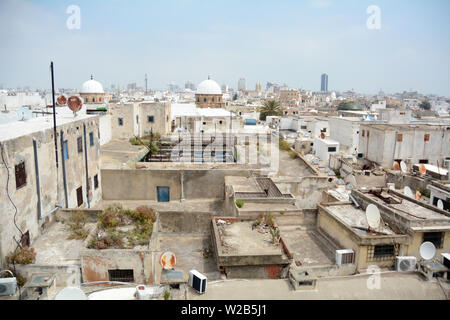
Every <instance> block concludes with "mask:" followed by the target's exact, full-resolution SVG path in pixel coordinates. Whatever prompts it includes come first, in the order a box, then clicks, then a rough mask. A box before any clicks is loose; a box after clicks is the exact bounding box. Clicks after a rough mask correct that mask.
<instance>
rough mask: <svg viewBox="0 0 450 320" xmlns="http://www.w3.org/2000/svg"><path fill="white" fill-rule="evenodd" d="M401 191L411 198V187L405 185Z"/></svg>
mask: <svg viewBox="0 0 450 320" xmlns="http://www.w3.org/2000/svg"><path fill="white" fill-rule="evenodd" d="M403 193H404V194H405V196H408V197H410V198H413V197H414V195H413V192H412V190H411V188H410V187H408V186H406V187H405V188H404V189H403Z"/></svg>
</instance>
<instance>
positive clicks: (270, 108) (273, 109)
mask: <svg viewBox="0 0 450 320" xmlns="http://www.w3.org/2000/svg"><path fill="white" fill-rule="evenodd" d="M259 112H260V113H259V120H261V121H266V119H267V116H281V115H283V111H282V110H281V105H280V103H279V102H278V101H275V100H268V101H266V102H264V105H263V107H262V108H261V109H260V111H259Z"/></svg>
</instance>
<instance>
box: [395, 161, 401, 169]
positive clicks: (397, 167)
mask: <svg viewBox="0 0 450 320" xmlns="http://www.w3.org/2000/svg"><path fill="white" fill-rule="evenodd" d="M394 170H395V171H400V164H399V163H398V162H397V161H395V162H394Z"/></svg>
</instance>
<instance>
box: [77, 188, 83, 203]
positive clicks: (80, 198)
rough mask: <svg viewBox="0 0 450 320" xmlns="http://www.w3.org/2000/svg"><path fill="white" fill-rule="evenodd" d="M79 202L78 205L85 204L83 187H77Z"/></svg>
mask: <svg viewBox="0 0 450 320" xmlns="http://www.w3.org/2000/svg"><path fill="white" fill-rule="evenodd" d="M77 204H78V206H81V205H82V204H83V187H79V188H78V189H77Z"/></svg>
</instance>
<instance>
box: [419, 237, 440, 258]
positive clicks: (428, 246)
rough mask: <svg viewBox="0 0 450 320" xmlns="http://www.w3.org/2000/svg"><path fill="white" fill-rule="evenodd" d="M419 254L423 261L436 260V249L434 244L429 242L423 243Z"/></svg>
mask: <svg viewBox="0 0 450 320" xmlns="http://www.w3.org/2000/svg"><path fill="white" fill-rule="evenodd" d="M419 252H420V256H421V257H422V259H424V260H431V259H433V258H434V255H435V254H436V247H435V246H434V244H433V243H432V242H429V241H427V242H424V243H422V245H421V246H420V249H419Z"/></svg>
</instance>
